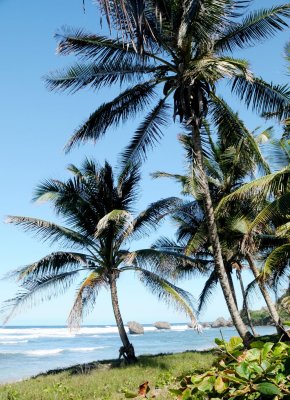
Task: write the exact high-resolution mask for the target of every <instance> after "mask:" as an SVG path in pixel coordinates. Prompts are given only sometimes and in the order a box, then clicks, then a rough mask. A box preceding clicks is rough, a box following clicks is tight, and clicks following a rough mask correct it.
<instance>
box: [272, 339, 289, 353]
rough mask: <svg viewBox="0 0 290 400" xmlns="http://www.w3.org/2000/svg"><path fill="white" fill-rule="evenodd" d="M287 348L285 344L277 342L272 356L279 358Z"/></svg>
mask: <svg viewBox="0 0 290 400" xmlns="http://www.w3.org/2000/svg"><path fill="white" fill-rule="evenodd" d="M287 348H288V346H287V344H286V343H282V342H279V343H277V344H276V345H275V347H274V349H273V355H274V356H279V355H280V354H282V353H283V352H284V351H285V350H287Z"/></svg>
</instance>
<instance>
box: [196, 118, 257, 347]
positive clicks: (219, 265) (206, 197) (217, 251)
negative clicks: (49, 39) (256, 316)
mask: <svg viewBox="0 0 290 400" xmlns="http://www.w3.org/2000/svg"><path fill="white" fill-rule="evenodd" d="M192 139H193V148H194V153H195V154H194V155H195V159H194V162H195V165H196V167H197V170H198V175H199V184H200V186H201V187H202V194H203V201H204V210H205V217H206V221H207V224H208V231H209V237H210V242H211V245H212V248H213V256H214V260H215V269H216V273H217V276H218V279H219V282H220V285H221V288H222V291H223V294H224V298H225V301H226V303H227V306H228V309H229V312H230V315H231V318H232V321H233V324H234V326H235V327H236V329H237V331H238V333H239V335H240V336H241V338H242V339H243V341H244V343H245V344H246V345H247V344H248V342H249V341H250V340H251V339H252V337H253V335H252V334H251V333H250V332H249V331H248V329H247V327H246V325H245V324H244V322H243V320H242V318H241V316H240V313H239V310H238V307H237V306H236V303H235V299H234V296H233V293H232V291H231V288H230V284H229V279H228V276H227V272H226V269H225V266H224V262H223V258H222V251H221V246H220V241H219V237H218V231H217V226H216V222H215V217H214V208H213V204H212V200H211V194H210V190H209V185H208V180H207V176H206V173H205V171H204V163H203V155H202V145H201V139H200V129H199V127H198V125H197V124H196V125H194V126H193V127H192Z"/></svg>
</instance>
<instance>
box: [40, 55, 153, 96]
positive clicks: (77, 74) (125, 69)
mask: <svg viewBox="0 0 290 400" xmlns="http://www.w3.org/2000/svg"><path fill="white" fill-rule="evenodd" d="M155 70H156V68H155V67H154V66H149V65H146V66H145V65H142V64H141V65H140V64H132V63H127V62H124V61H123V62H121V63H120V62H118V63H116V62H110V63H107V62H106V63H104V62H101V63H98V64H95V63H93V64H90V65H88V64H85V65H82V64H76V65H75V66H72V67H69V68H68V69H66V70H64V71H55V72H53V73H51V74H50V75H47V76H45V78H44V79H45V81H46V84H47V87H48V88H49V89H50V90H58V91H60V90H68V91H69V93H75V92H77V91H78V90H80V89H83V88H85V87H87V86H90V87H91V88H93V89H94V90H98V89H101V88H102V87H104V86H110V85H113V84H118V83H119V84H120V86H122V85H123V84H124V83H126V84H128V83H132V82H134V81H143V80H144V79H145V77H146V75H147V74H149V75H150V74H151V75H152V73H154V71H155Z"/></svg>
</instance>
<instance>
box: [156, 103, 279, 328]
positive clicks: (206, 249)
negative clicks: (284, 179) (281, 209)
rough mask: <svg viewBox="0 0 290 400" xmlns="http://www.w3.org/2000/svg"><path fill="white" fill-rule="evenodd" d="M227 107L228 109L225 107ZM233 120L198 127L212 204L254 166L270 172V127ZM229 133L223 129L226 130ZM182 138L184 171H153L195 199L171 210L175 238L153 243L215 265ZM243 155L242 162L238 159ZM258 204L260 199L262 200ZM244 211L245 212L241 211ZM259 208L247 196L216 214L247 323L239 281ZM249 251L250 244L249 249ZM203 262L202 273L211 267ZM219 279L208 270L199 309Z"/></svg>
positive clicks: (186, 138) (228, 268)
mask: <svg viewBox="0 0 290 400" xmlns="http://www.w3.org/2000/svg"><path fill="white" fill-rule="evenodd" d="M230 112H231V110H230V109H228V113H230ZM235 121H239V130H238V132H237V131H236V130H234V129H233V126H232V125H230V124H228V120H227V119H225V120H223V119H222V118H220V119H219V124H218V126H217V127H216V128H217V130H216V131H214V130H212V128H210V126H209V125H208V124H204V125H203V127H202V139H203V144H204V149H205V153H206V154H205V156H204V160H205V168H206V172H207V176H208V180H209V186H210V192H211V197H212V199H213V204H214V206H215V207H216V205H217V204H218V203H219V201H220V200H221V199H222V198H223V197H224V196H226V195H227V194H228V193H231V192H233V191H234V190H235V189H237V188H238V187H240V186H241V185H242V184H243V182H244V181H245V179H246V178H247V177H249V176H250V175H253V174H254V173H255V171H256V170H257V169H259V170H260V172H264V173H265V172H269V166H268V164H267V162H266V161H265V159H264V158H263V155H262V153H261V150H260V148H259V145H258V144H259V142H263V141H264V138H267V137H269V136H271V130H272V129H271V128H269V129H267V130H265V131H263V132H261V133H260V134H256V132H255V136H254V134H252V133H251V132H249V131H248V130H247V128H246V127H245V125H244V124H243V122H242V121H241V120H239V119H238V117H236V119H235ZM227 130H228V132H230V134H229V133H228V134H226V131H227ZM213 135H214V136H215V137H217V143H214V142H213V140H212V136H213ZM179 140H180V142H181V143H182V145H183V147H184V148H185V150H186V154H187V157H186V158H187V159H188V163H189V165H190V167H189V171H188V175H177V174H168V173H164V172H156V173H155V174H153V176H154V177H155V178H157V177H167V178H171V179H173V180H175V181H177V182H178V183H179V184H181V185H182V193H183V194H185V195H187V196H188V195H189V196H191V197H192V196H193V197H194V200H193V201H189V202H188V201H187V202H185V203H184V206H183V207H179V209H178V211H177V212H175V213H174V214H173V221H174V222H175V225H177V226H178V230H177V243H175V242H172V241H170V240H168V239H165V238H163V239H161V240H159V241H158V242H157V244H156V246H157V248H158V249H159V250H161V249H163V250H164V249H168V248H170V247H172V249H173V250H175V251H179V252H182V253H185V254H186V255H188V256H190V255H194V256H198V257H205V258H206V259H207V261H208V263H209V265H214V260H213V255H212V250H211V243H210V241H209V234H208V226H207V224H206V220H205V216H204V210H203V203H202V202H201V201H200V195H199V187H198V181H197V179H196V177H195V176H194V175H192V171H194V168H193V170H192V167H191V164H192V157H191V154H192V141H191V136H190V134H188V135H181V136H180V137H179ZM241 160H242V162H241ZM260 209H261V205H260ZM245 214H246V215H245ZM256 214H257V207H253V202H252V201H250V199H249V201H248V202H247V203H245V204H243V203H235V204H231V208H230V209H227V213H226V215H223V216H222V218H220V219H217V224H218V233H219V238H220V241H221V247H222V253H223V259H224V262H225V267H226V272H227V276H228V279H229V283H230V287H231V291H232V293H233V297H234V299H235V302H236V303H237V300H236V294H235V289H234V285H233V281H232V273H233V272H234V271H235V272H236V274H237V278H238V280H239V282H240V286H241V291H242V294H243V298H244V309H245V313H246V316H247V319H248V322H249V326H250V327H251V330H252V332H253V333H254V329H253V327H252V323H251V319H250V314H249V312H248V310H247V299H246V297H245V288H244V285H243V281H242V274H241V272H242V270H244V269H245V265H244V261H245V254H244V249H243V248H242V245H243V242H244V238H245V234H247V227H248V226H249V225H250V220H249V218H250V215H252V216H255V215H256ZM249 250H251V251H253V248H252V249H249ZM210 270H211V268H207V270H205V273H207V272H208V271H210ZM217 284H218V278H217V275H216V273H215V271H212V270H211V273H210V275H209V277H208V279H207V281H206V283H205V286H204V289H203V290H202V292H201V295H200V299H199V307H198V311H199V312H200V311H201V310H202V308H203V307H204V305H205V303H206V301H207V300H208V299H209V297H211V295H212V292H213V289H214V288H215V287H216V286H217Z"/></svg>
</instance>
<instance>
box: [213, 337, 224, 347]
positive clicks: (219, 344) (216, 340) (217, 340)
mask: <svg viewBox="0 0 290 400" xmlns="http://www.w3.org/2000/svg"><path fill="white" fill-rule="evenodd" d="M214 341H215V344H217V345H218V346H222V345H224V341H223V340H222V339H219V338H215V340H214Z"/></svg>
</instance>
